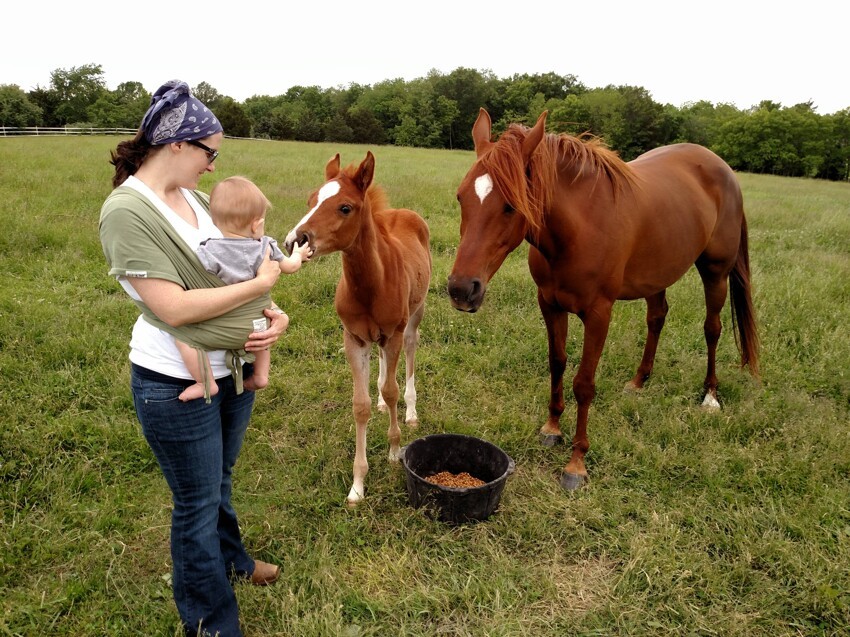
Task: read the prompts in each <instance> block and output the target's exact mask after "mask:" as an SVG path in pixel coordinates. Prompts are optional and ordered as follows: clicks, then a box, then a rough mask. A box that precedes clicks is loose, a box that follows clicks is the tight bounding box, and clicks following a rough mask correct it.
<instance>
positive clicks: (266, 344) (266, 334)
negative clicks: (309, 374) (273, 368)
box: [245, 255, 289, 352]
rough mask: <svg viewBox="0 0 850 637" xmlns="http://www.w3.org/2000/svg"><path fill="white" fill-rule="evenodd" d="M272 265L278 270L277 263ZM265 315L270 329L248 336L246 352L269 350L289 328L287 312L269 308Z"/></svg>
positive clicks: (264, 312)
mask: <svg viewBox="0 0 850 637" xmlns="http://www.w3.org/2000/svg"><path fill="white" fill-rule="evenodd" d="M267 256H268V255H267ZM267 260H268V259H267ZM272 263H274V266H275V268H277V263H276V262H272ZM279 271H280V270H278V272H279ZM258 276H259V275H258ZM263 314H265V315H266V316H267V317H268V318H269V320H270V321H271V325H269V327H268V329H266V330H264V331H262V332H252V333H251V334H249V335H248V342H247V343H245V350H246V351H248V352H257V351H260V350H264V349H269V348H270V347H271V346H272V345H274V344H275V343H276V342H277V339H278V338H280V336H281V334H283V333H284V332H285V331H286V328H287V327H289V317H288V316H287V315H286V313H285V312H278V311H277V310H272V309H270V308H269V309H266V310H264V311H263Z"/></svg>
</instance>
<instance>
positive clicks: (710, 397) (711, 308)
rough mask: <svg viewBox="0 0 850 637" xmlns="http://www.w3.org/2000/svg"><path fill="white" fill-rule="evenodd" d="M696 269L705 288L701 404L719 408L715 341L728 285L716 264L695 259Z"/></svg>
mask: <svg viewBox="0 0 850 637" xmlns="http://www.w3.org/2000/svg"><path fill="white" fill-rule="evenodd" d="M697 269H698V270H699V274H700V277H702V284H703V287H704V288H705V323H704V324H703V331H704V332H705V344H706V347H707V349H708V368H707V370H706V374H705V382H704V383H703V387H704V388H705V399H704V400H703V402H702V406H703V407H705V408H706V409H711V410H715V409H720V401H719V400H718V399H717V372H716V365H715V364H716V357H717V341H719V340H720V332H721V330H722V324H721V321H720V312H721V310H722V309H723V305H724V304H725V303H726V292H727V287H728V281H727V273H726V272H725V271H723V270H721V269H720V267H719V266H718V265H717V264H714V265H712V264H707V263H705V262H701V261H697Z"/></svg>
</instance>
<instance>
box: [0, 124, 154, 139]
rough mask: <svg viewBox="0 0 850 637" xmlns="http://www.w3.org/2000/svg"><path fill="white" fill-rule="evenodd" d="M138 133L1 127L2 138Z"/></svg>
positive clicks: (129, 133) (119, 130)
mask: <svg viewBox="0 0 850 637" xmlns="http://www.w3.org/2000/svg"><path fill="white" fill-rule="evenodd" d="M137 132H138V129H135V128H92V127H88V126H84V127H80V126H76V127H75V126H57V127H53V128H51V127H47V126H25V127H20V128H19V127H17V126H0V137H11V136H18V135H129V136H131V137H132V136H133V135H135V134H136V133H137Z"/></svg>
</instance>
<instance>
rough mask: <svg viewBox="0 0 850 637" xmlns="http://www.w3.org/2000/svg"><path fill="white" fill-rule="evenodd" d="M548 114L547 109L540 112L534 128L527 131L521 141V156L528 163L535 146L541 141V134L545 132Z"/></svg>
mask: <svg viewBox="0 0 850 637" xmlns="http://www.w3.org/2000/svg"><path fill="white" fill-rule="evenodd" d="M548 114H549V111H543V112H542V113H540V117H538V118H537V123H536V124H535V125H534V128H532V129H531V130H529V131H528V134H527V135H526V136H525V140H524V141H523V142H522V158H523V159H524V160H525V163H526V164H528V160H529V159H531V156H532V155H533V154H534V151H535V150H536V149H537V146H539V145H540V142H541V141H543V135H544V134H545V133H546V115H548Z"/></svg>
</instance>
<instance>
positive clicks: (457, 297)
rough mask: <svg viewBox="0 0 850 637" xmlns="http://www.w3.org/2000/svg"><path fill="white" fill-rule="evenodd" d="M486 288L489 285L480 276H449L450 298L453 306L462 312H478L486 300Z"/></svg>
mask: <svg viewBox="0 0 850 637" xmlns="http://www.w3.org/2000/svg"><path fill="white" fill-rule="evenodd" d="M486 289H487V286H485V285H484V284H483V283H482V282H481V279H478V278H467V277H456V276H454V275H452V276H450V277H449V283H448V291H449V298H451V301H452V306H453V307H454V308H455V309H456V310H460V311H461V312H477V311H478V308H480V307H481V303H483V302H484V292H485V291H486Z"/></svg>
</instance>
